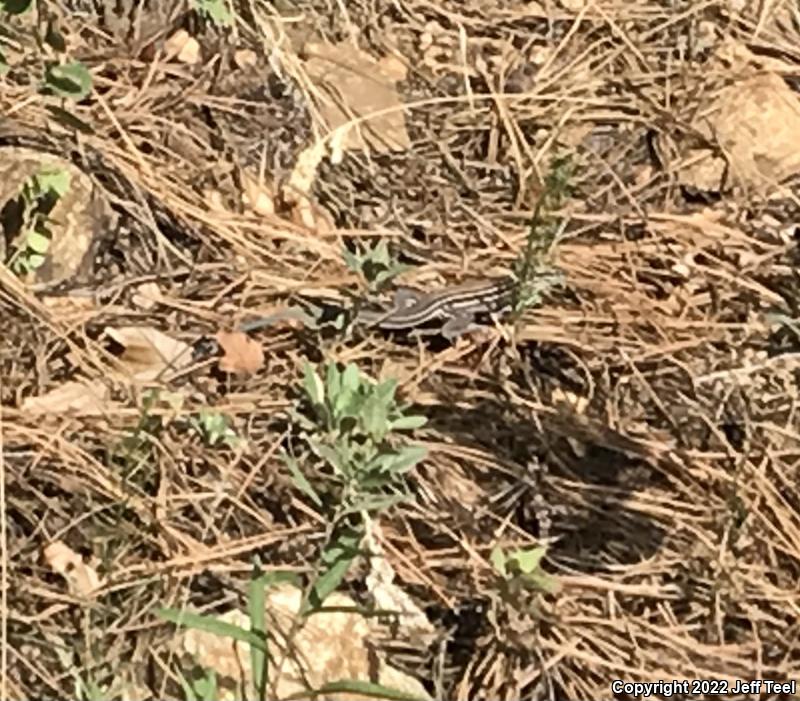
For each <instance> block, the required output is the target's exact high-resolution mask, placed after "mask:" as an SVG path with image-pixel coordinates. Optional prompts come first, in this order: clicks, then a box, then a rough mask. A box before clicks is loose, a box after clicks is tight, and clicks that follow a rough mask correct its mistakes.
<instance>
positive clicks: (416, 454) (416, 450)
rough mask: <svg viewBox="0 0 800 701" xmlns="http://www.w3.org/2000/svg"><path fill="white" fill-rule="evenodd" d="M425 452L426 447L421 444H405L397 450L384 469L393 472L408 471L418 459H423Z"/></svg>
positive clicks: (426, 452)
mask: <svg viewBox="0 0 800 701" xmlns="http://www.w3.org/2000/svg"><path fill="white" fill-rule="evenodd" d="M427 454H428V449H427V448H424V447H423V446H421V445H409V446H405V447H403V448H401V449H400V450H399V451H397V453H396V454H395V455H394V456H393V458H392V460H391V462H389V464H388V465H387V466H386V467H385V468H384V470H385V471H386V472H390V473H394V474H397V473H401V474H402V473H403V472H408V471H409V470H410V469H411V468H412V467H414V466H415V465H416V464H417V463H418V462H419V461H420V460H423V459H424V458H425V456H426V455H427Z"/></svg>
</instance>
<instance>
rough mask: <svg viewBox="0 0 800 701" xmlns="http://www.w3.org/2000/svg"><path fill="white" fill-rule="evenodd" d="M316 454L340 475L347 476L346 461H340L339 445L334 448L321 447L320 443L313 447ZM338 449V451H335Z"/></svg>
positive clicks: (340, 450)
mask: <svg viewBox="0 0 800 701" xmlns="http://www.w3.org/2000/svg"><path fill="white" fill-rule="evenodd" d="M314 447H315V449H316V453H317V454H318V455H319V456H320V457H321V458H323V459H324V460H326V461H327V463H328V464H329V465H330V466H331V467H332V468H333V469H334V470H336V472H337V473H338V474H340V475H347V474H349V472H348V470H347V461H346V460H343V459H342V457H343V456H342V449H343V447H342V446H341V445H337V446H336V448H334V447H333V446H330V445H323V444H321V443H317V444H316V445H315V446H314ZM337 449H338V450H337Z"/></svg>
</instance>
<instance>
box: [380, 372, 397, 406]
mask: <svg viewBox="0 0 800 701" xmlns="http://www.w3.org/2000/svg"><path fill="white" fill-rule="evenodd" d="M396 391H397V380H395V379H394V378H393V377H390V378H389V379H388V380H386V381H384V382H381V383H380V384H379V385H378V386H377V387H376V388H375V394H376V396H377V397H379V398H380V400H381V401H383V402H385V403H386V404H387V405H388V404H391V403H392V402H393V401H394V395H395V392H396Z"/></svg>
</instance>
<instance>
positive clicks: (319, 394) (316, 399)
mask: <svg viewBox="0 0 800 701" xmlns="http://www.w3.org/2000/svg"><path fill="white" fill-rule="evenodd" d="M303 388H304V389H305V391H306V395H307V396H308V399H309V400H310V401H311V403H312V404H316V405H319V404H324V403H325V385H323V384H322V379H321V378H320V376H319V375H318V374H317V371H316V370H315V369H314V366H313V365H311V364H309V363H306V364H305V368H304V370H303Z"/></svg>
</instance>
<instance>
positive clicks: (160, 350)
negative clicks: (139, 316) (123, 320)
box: [105, 326, 192, 381]
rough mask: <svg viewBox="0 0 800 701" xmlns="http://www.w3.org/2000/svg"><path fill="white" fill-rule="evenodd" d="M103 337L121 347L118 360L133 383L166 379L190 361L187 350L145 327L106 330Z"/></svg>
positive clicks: (176, 342) (187, 348) (172, 340)
mask: <svg viewBox="0 0 800 701" xmlns="http://www.w3.org/2000/svg"><path fill="white" fill-rule="evenodd" d="M105 334H106V336H108V337H109V338H111V339H112V340H114V341H116V342H117V343H119V344H120V345H121V346H123V347H124V349H125V350H124V351H123V353H122V355H121V356H120V358H119V360H120V362H122V364H123V365H124V366H126V367H127V368H128V369H129V370H130V372H131V374H132V376H133V378H134V379H135V380H144V381H150V380H156V379H166V378H167V377H169V376H170V375H172V374H173V373H174V372H175V371H177V370H180V369H181V368H184V367H186V366H187V365H188V364H189V363H190V362H191V359H192V353H191V350H192V348H191V346H189V345H188V344H186V343H184V342H183V341H179V340H177V339H175V338H172V337H170V336H167V335H166V334H165V333H162V332H161V331H158V330H157V329H154V328H151V327H149V326H125V327H122V328H119V329H115V328H111V327H106V329H105Z"/></svg>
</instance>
